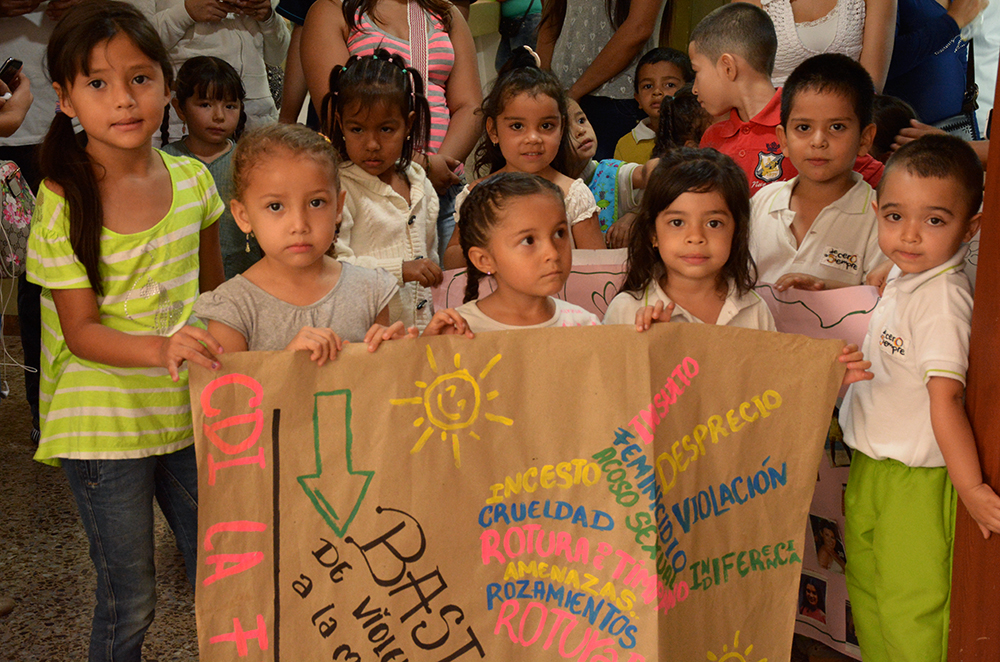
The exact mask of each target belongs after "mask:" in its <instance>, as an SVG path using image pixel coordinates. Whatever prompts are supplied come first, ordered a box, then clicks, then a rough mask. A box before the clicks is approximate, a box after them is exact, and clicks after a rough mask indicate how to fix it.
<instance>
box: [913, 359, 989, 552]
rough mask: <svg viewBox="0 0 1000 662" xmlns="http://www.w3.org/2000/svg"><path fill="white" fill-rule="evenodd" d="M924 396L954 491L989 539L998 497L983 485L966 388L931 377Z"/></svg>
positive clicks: (945, 379) (940, 378) (957, 382)
mask: <svg viewBox="0 0 1000 662" xmlns="http://www.w3.org/2000/svg"><path fill="white" fill-rule="evenodd" d="M927 392H928V394H929V395H930V399H931V427H932V428H933V429H934V438H935V439H937V443H938V446H939V447H940V448H941V454H942V455H944V461H945V464H946V465H947V467H948V475H949V476H950V477H951V482H952V483H953V484H954V485H955V491H957V492H958V496H959V497H961V499H962V503H964V504H965V507H966V508H967V509H968V510H969V514H970V515H972V518H973V519H975V520H976V523H977V524H978V525H979V529H980V530H981V531H982V533H983V537H984V538H989V536H990V531H993V532H996V533H1000V497H998V496H997V495H996V493H995V492H994V491H993V489H992V488H991V487H990V486H989V485H987V484H986V483H984V482H983V471H982V467H981V466H980V464H979V455H978V454H977V452H976V440H975V437H974V436H973V434H972V426H971V425H970V424H969V417H968V416H967V415H966V413H965V404H964V395H965V388H964V387H963V386H962V383H961V382H959V381H958V380H956V379H949V378H948V377H931V378H930V379H929V380H928V381H927Z"/></svg>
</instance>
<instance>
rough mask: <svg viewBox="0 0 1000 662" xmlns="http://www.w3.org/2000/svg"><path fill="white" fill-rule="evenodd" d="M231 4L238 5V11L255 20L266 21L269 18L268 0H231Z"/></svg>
mask: <svg viewBox="0 0 1000 662" xmlns="http://www.w3.org/2000/svg"><path fill="white" fill-rule="evenodd" d="M232 2H233V4H234V5H236V6H237V7H239V12H240V13H241V14H245V15H247V16H249V17H250V18H252V19H253V20H255V21H266V20H267V19H269V18H271V13H272V11H273V10H272V9H271V2H270V0H232Z"/></svg>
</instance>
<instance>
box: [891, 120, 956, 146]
mask: <svg viewBox="0 0 1000 662" xmlns="http://www.w3.org/2000/svg"><path fill="white" fill-rule="evenodd" d="M933 133H939V134H941V135H945V134H946V133H948V132H947V131H943V130H941V129H939V128H937V127H936V126H931V125H930V124H924V123H923V122H918V121H917V120H910V126H908V127H906V128H905V129H901V130H900V132H899V133H898V134H896V139H895V140H894V141H893V143H892V151H894V152H895V151H896V150H897V149H899V148H900V147H902V146H903V145H905V144H906V143H911V142H913V141H914V140H916V139H917V138H920V137H922V136H927V135H930V134H933Z"/></svg>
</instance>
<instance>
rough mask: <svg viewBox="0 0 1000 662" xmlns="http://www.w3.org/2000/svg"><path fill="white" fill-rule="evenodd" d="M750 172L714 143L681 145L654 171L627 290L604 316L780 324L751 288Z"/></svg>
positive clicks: (614, 320) (608, 320) (628, 320)
mask: <svg viewBox="0 0 1000 662" xmlns="http://www.w3.org/2000/svg"><path fill="white" fill-rule="evenodd" d="M749 219H750V192H749V190H748V188H747V183H746V175H744V174H743V172H742V171H741V170H740V169H739V167H738V166H737V165H736V164H735V163H734V162H733V160H732V159H730V158H729V157H728V156H724V155H722V154H719V153H718V152H716V151H715V150H713V149H692V148H688V147H680V148H677V149H674V150H673V151H671V152H669V153H668V154H666V155H665V156H664V157H663V158H662V159H661V160H660V163H659V165H657V166H656V168H655V170H653V173H652V174H651V175H650V178H649V183H648V186H647V187H646V192H645V194H644V196H643V200H642V205H641V207H640V210H639V215H638V217H637V218H636V221H635V225H634V226H633V228H632V231H631V234H630V238H629V245H628V264H627V275H626V276H625V282H624V284H623V285H622V291H621V293H619V294H618V296H616V297H615V298H614V299H613V300H612V301H611V305H609V306H608V310H607V313H606V314H605V316H604V323H605V324H635V325H636V328H637V329H638V330H640V331H642V330H644V329H648V328H649V326H650V323H652V322H654V321H659V320H660V319H663V320H664V321H667V320H670V321H684V322H705V323H708V324H719V325H728V326H739V327H744V328H750V329H762V330H767V331H774V330H775V326H774V320H773V319H772V318H771V313H770V311H768V309H767V304H765V303H764V301H763V300H762V299H761V298H760V297H759V296H757V295H756V294H755V293H754V291H753V286H754V280H755V270H756V269H755V267H754V263H753V259H752V258H751V257H750V249H749V247H748V244H747V241H748V236H749Z"/></svg>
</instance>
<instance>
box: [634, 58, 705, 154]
mask: <svg viewBox="0 0 1000 662" xmlns="http://www.w3.org/2000/svg"><path fill="white" fill-rule="evenodd" d="M692 79H694V72H693V71H692V70H691V60H689V59H688V56H687V55H685V54H684V53H681V52H680V51H679V50H677V49H676V48H654V49H653V50H651V51H649V52H648V53H646V54H645V55H643V56H642V57H641V58H639V63H638V64H637V65H636V66H635V100H636V102H637V103H638V104H639V107H640V108H642V112H644V113H646V115H648V116H649V117H647V118H646V119H643V120H641V121H640V122H639V123H638V124H637V125H636V127H635V128H634V129H632V130H631V131H630V132H629V133H626V134H625V135H624V136H622V138H621V140H619V141H618V145H617V146H616V147H615V158H616V159H618V160H619V161H626V162H628V163H645V162H646V161H648V160H649V158H650V155H651V154H652V153H653V143H654V142H656V127H657V125H658V124H659V122H660V103H662V101H663V98H664V97H672V96H674V93H675V92H677V90H679V89H680V88H681V86H683V85H684V84H685V83H689V82H691V80H692Z"/></svg>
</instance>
